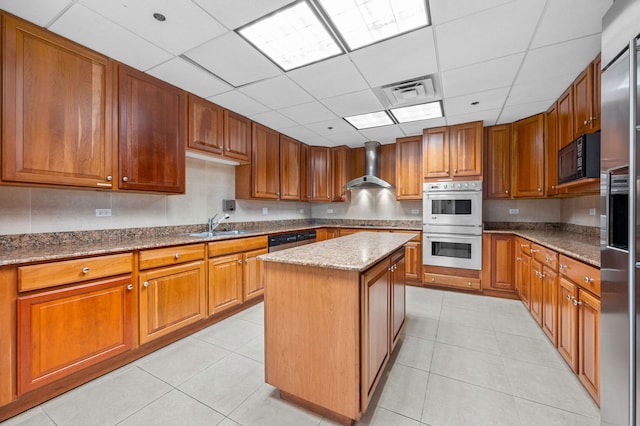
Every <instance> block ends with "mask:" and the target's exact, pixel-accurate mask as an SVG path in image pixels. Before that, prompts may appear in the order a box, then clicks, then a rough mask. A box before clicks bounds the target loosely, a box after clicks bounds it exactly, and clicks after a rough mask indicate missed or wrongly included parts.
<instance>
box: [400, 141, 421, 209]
mask: <svg viewBox="0 0 640 426" xmlns="http://www.w3.org/2000/svg"><path fill="white" fill-rule="evenodd" d="M395 148H396V152H395V154H396V155H395V157H396V158H395V160H396V167H395V169H396V200H398V201H400V200H422V137H420V136H411V137H407V138H398V139H396V147H395Z"/></svg>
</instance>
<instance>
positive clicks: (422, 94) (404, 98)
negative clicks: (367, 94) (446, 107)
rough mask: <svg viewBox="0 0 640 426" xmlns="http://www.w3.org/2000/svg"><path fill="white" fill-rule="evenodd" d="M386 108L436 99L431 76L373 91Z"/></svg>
mask: <svg viewBox="0 0 640 426" xmlns="http://www.w3.org/2000/svg"><path fill="white" fill-rule="evenodd" d="M373 91H374V92H375V94H376V95H377V96H378V98H379V99H380V101H381V102H382V103H383V105H385V107H386V108H389V107H397V106H402V105H407V104H416V103H421V102H428V101H432V100H435V99H436V89H435V85H434V84H433V78H432V77H430V76H424V77H418V78H415V79H412V80H407V81H401V82H399V83H392V84H387V85H385V86H382V87H377V88H375V89H373Z"/></svg>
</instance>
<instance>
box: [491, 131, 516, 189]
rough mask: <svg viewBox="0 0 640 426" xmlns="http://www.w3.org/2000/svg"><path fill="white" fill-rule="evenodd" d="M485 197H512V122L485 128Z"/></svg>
mask: <svg viewBox="0 0 640 426" xmlns="http://www.w3.org/2000/svg"><path fill="white" fill-rule="evenodd" d="M484 145H485V149H484V152H485V167H484V170H485V177H484V196H485V198H510V197H511V124H500V125H497V126H490V127H486V128H485V138H484Z"/></svg>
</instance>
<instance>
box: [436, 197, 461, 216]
mask: <svg viewBox="0 0 640 426" xmlns="http://www.w3.org/2000/svg"><path fill="white" fill-rule="evenodd" d="M431 214H456V215H458V214H465V215H470V214H471V200H431Z"/></svg>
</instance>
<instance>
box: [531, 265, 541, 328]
mask: <svg viewBox="0 0 640 426" xmlns="http://www.w3.org/2000/svg"><path fill="white" fill-rule="evenodd" d="M530 295H531V299H530V303H529V312H530V313H531V316H532V317H533V318H534V319H535V320H536V321H537V322H538V324H540V325H542V265H541V264H540V262H537V261H536V260H535V259H532V260H531V292H530Z"/></svg>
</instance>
